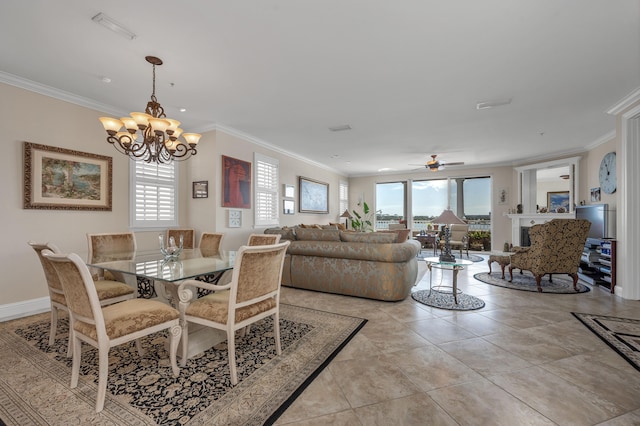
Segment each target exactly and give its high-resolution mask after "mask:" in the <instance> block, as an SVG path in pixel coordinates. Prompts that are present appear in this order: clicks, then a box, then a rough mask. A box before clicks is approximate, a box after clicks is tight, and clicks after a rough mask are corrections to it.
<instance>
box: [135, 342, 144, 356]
mask: <svg viewBox="0 0 640 426" xmlns="http://www.w3.org/2000/svg"><path fill="white" fill-rule="evenodd" d="M136 349H137V350H138V355H139V356H140V358H142V357H143V356H144V349H143V348H142V342H141V341H140V339H136Z"/></svg>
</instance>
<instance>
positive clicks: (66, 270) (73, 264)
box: [42, 250, 182, 412]
mask: <svg viewBox="0 0 640 426" xmlns="http://www.w3.org/2000/svg"><path fill="white" fill-rule="evenodd" d="M42 255H43V256H44V257H45V258H47V259H49V260H51V264H52V265H53V267H54V269H55V271H56V272H57V274H58V277H59V278H60V282H61V283H62V289H63V291H64V294H65V297H66V300H67V306H68V307H69V311H70V320H71V323H70V325H69V330H70V332H71V333H72V334H73V345H72V346H73V362H72V367H71V388H75V387H77V386H78V378H79V374H80V363H81V356H82V346H81V345H82V342H85V343H87V344H89V345H91V346H94V347H96V348H97V349H98V395H97V398H96V412H100V411H102V409H103V408H104V399H105V395H106V392H107V378H108V372H109V371H108V370H109V349H110V348H112V347H114V346H117V345H121V344H123V343H127V342H130V341H132V340H135V341H136V347H137V349H138V353H139V355H140V356H143V355H144V352H143V350H142V345H141V343H140V341H139V340H138V339H140V338H141V337H144V336H148V335H150V334H153V333H157V332H160V331H163V330H169V335H170V345H169V358H170V362H171V369H172V372H173V375H174V376H175V377H177V376H178V374H179V372H180V370H179V369H178V365H177V363H176V352H177V350H178V343H179V339H180V333H181V332H182V328H181V327H180V314H179V312H178V311H177V310H176V309H174V308H172V307H170V306H169V305H167V304H165V303H162V302H159V301H157V300H147V299H130V300H125V301H123V302H119V303H115V304H113V305H109V306H106V307H102V306H100V301H99V300H98V294H97V291H96V288H95V286H94V284H93V280H92V279H91V273H90V272H89V269H88V267H87V265H85V263H84V262H83V261H82V259H81V258H80V256H78V255H77V254H75V253H71V254H68V255H67V254H54V253H53V252H52V251H51V250H43V251H42Z"/></svg>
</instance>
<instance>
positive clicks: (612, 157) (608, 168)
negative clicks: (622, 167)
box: [598, 152, 616, 194]
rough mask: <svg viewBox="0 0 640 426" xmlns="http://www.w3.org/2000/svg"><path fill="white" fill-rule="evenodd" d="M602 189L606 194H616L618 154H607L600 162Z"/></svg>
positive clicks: (599, 175)
mask: <svg viewBox="0 0 640 426" xmlns="http://www.w3.org/2000/svg"><path fill="white" fill-rule="evenodd" d="M598 177H599V179H600V187H602V191H603V192H604V193H605V194H613V193H614V192H616V153H615V152H610V153H608V154H606V155H605V156H604V157H603V158H602V161H601V162H600V172H599V174H598Z"/></svg>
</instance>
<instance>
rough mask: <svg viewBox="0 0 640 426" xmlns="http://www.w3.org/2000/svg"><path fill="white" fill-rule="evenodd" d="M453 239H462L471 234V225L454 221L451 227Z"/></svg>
mask: <svg viewBox="0 0 640 426" xmlns="http://www.w3.org/2000/svg"><path fill="white" fill-rule="evenodd" d="M449 232H450V235H451V241H462V239H463V238H464V237H466V236H467V235H468V234H469V225H462V224H459V223H454V224H452V225H451V226H450V227H449Z"/></svg>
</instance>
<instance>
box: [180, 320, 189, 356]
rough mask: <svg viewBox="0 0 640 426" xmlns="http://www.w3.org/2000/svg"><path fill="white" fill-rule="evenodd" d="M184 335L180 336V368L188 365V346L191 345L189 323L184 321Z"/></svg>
mask: <svg viewBox="0 0 640 426" xmlns="http://www.w3.org/2000/svg"><path fill="white" fill-rule="evenodd" d="M183 321H184V322H183V324H182V335H181V336H180V344H181V345H182V355H181V356H180V366H181V367H185V366H186V365H187V346H188V345H189V323H188V322H187V320H183Z"/></svg>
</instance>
